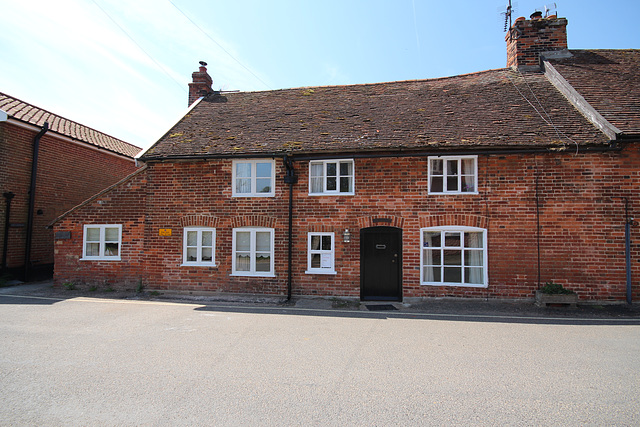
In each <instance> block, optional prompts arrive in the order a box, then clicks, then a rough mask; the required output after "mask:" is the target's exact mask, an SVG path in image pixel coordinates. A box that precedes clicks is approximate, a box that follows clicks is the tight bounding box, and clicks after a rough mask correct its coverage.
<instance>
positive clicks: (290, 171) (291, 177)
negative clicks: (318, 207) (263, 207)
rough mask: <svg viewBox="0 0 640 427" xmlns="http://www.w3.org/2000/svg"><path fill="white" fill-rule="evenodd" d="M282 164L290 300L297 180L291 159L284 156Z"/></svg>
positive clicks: (288, 298) (288, 296)
mask: <svg viewBox="0 0 640 427" xmlns="http://www.w3.org/2000/svg"><path fill="white" fill-rule="evenodd" d="M284 166H285V168H286V169H287V174H286V175H285V177H284V182H285V184H289V239H288V248H287V250H288V253H287V259H288V266H287V301H290V300H291V289H292V287H293V286H292V280H293V279H292V272H293V185H294V184H295V183H296V182H298V177H297V176H296V171H295V170H294V168H293V161H292V160H291V158H290V157H289V156H284Z"/></svg>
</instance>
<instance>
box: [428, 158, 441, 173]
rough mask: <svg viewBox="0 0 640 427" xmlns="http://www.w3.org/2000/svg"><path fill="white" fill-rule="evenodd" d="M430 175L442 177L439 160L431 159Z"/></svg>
mask: <svg viewBox="0 0 640 427" xmlns="http://www.w3.org/2000/svg"><path fill="white" fill-rule="evenodd" d="M431 175H442V160H441V159H431Z"/></svg>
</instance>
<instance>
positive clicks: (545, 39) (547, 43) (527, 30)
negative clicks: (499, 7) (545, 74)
mask: <svg viewBox="0 0 640 427" xmlns="http://www.w3.org/2000/svg"><path fill="white" fill-rule="evenodd" d="M505 41H506V42H507V67H517V68H518V69H519V70H521V71H537V70H540V54H541V53H542V52H549V51H554V50H563V49H567V19H566V18H558V17H557V16H556V15H551V16H549V17H546V18H543V17H542V13H541V12H536V13H533V14H532V15H531V19H530V20H526V19H525V18H524V17H520V18H518V19H516V22H514V24H513V26H512V27H511V28H510V29H509V32H508V33H507V36H506V37H505Z"/></svg>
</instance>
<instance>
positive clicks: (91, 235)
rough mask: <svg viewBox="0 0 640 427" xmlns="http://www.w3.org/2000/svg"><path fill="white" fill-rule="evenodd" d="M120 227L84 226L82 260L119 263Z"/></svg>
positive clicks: (104, 225)
mask: <svg viewBox="0 0 640 427" xmlns="http://www.w3.org/2000/svg"><path fill="white" fill-rule="evenodd" d="M121 244H122V225H111V224H100V225H85V226H84V237H83V245H82V247H83V249H82V259H85V260H105V261H120V246H121Z"/></svg>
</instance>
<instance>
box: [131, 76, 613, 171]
mask: <svg viewBox="0 0 640 427" xmlns="http://www.w3.org/2000/svg"><path fill="white" fill-rule="evenodd" d="M608 141H609V138H607V137H606V136H605V135H604V134H603V133H602V132H601V131H599V130H598V129H597V128H595V127H594V126H593V125H592V124H591V123H590V122H589V121H587V119H585V118H584V117H583V116H582V115H581V114H580V113H579V112H578V111H577V110H576V109H575V108H574V107H573V106H572V105H571V104H570V103H569V102H568V101H567V99H566V98H565V97H564V96H563V95H562V94H560V93H559V92H558V91H557V90H556V89H555V88H554V86H553V85H552V84H551V83H550V82H549V81H548V80H547V79H546V78H545V76H544V75H543V74H542V73H528V74H525V75H522V74H519V73H517V72H515V71H513V70H511V69H500V70H490V71H485V72H479V73H474V74H466V75H461V76H455V77H448V78H440V79H432V80H419V81H403V82H392V83H378V84H363V85H351V86H326V87H314V88H298V89H285V90H275V91H265V92H240V93H228V94H222V95H216V96H214V95H210V96H209V97H208V98H205V99H204V100H203V101H202V102H200V103H199V104H198V105H196V106H195V108H193V109H192V110H191V111H190V112H189V113H188V114H187V115H186V116H185V117H184V118H183V119H182V120H181V121H180V122H178V124H176V126H174V127H173V128H172V129H171V130H170V131H169V132H168V133H167V134H165V135H164V136H163V137H162V138H160V140H159V141H158V142H157V143H156V144H155V145H154V146H153V147H151V148H150V149H149V150H148V151H147V152H146V153H145V154H144V155H143V156H142V160H152V159H163V158H180V157H207V156H229V155H270V154H274V155H278V154H285V153H294V154H300V153H323V154H324V153H346V152H356V151H398V150H406V151H408V150H439V149H473V148H487V147H490V148H498V147H504V148H514V149H516V148H526V147H540V146H543V147H544V146H546V147H555V148H562V147H565V146H566V147H575V143H578V144H580V145H591V144H604V143H607V142H608Z"/></svg>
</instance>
